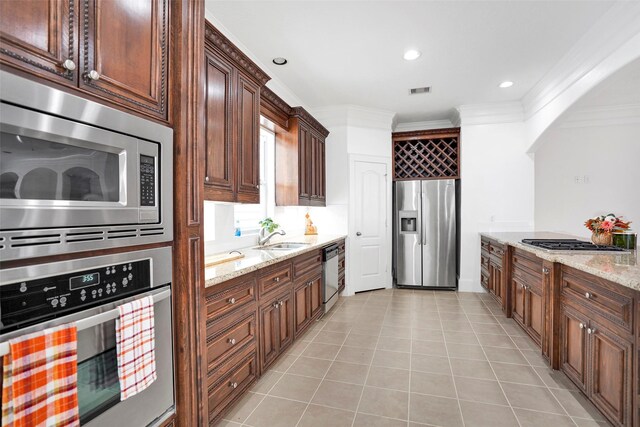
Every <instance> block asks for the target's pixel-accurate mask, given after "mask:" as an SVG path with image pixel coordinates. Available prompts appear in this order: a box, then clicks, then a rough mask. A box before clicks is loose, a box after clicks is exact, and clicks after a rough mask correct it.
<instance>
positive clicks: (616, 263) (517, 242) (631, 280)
mask: <svg viewBox="0 0 640 427" xmlns="http://www.w3.org/2000/svg"><path fill="white" fill-rule="evenodd" d="M480 235H481V236H485V237H488V238H490V239H493V240H496V241H498V242H499V243H502V244H508V245H510V246H513V247H516V248H519V249H522V250H525V251H528V252H531V253H533V254H535V255H536V256H537V257H539V258H542V259H545V260H547V261H551V262H559V263H561V264H564V265H568V266H569V267H573V268H576V269H578V270H582V271H584V272H587V273H590V274H593V275H594V276H598V277H602V278H603V279H606V280H610V281H612V282H614V283H619V284H621V285H623V286H626V287H628V288H631V289H635V290H639V291H640V256H639V255H640V251H638V250H637V249H636V250H635V251H629V252H626V253H624V252H606V253H603V252H588V253H585V252H580V253H575V252H569V253H568V252H567V251H560V252H555V251H549V250H545V249H539V248H535V247H533V246H529V245H525V244H524V243H522V239H579V240H588V239H587V238H585V237H577V236H572V235H569V234H561V233H551V232H546V231H530V232H526V231H523V232H495V233H490V232H483V233H480Z"/></svg>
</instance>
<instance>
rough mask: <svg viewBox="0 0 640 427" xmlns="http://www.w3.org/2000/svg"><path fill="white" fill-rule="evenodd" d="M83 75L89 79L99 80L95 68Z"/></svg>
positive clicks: (98, 74)
mask: <svg viewBox="0 0 640 427" xmlns="http://www.w3.org/2000/svg"><path fill="white" fill-rule="evenodd" d="M85 77H86V78H88V79H90V80H100V73H99V72H97V71H96V70H91V71H89V72H88V73H86V74H85Z"/></svg>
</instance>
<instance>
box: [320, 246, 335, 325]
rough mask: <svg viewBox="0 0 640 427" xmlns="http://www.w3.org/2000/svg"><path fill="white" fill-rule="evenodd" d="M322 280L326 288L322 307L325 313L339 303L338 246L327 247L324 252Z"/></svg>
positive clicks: (324, 288)
mask: <svg viewBox="0 0 640 427" xmlns="http://www.w3.org/2000/svg"><path fill="white" fill-rule="evenodd" d="M322 278H323V280H324V287H323V292H322V305H323V306H324V312H325V313H326V312H328V311H329V310H331V307H333V306H334V304H335V303H336V302H337V301H338V245H337V244H334V245H331V246H327V247H326V248H324V249H323V250H322Z"/></svg>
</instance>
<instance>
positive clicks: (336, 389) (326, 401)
mask: <svg viewBox="0 0 640 427" xmlns="http://www.w3.org/2000/svg"><path fill="white" fill-rule="evenodd" d="M361 394H362V386H360V385H355V384H346V383H341V382H336V381H328V380H324V381H322V383H320V387H319V388H318V391H316V395H315V396H314V397H313V399H312V400H311V403H315V404H317V405H325V406H331V407H332V408H338V409H345V410H347V411H355V410H356V408H357V407H358V401H359V400H360V395H361Z"/></svg>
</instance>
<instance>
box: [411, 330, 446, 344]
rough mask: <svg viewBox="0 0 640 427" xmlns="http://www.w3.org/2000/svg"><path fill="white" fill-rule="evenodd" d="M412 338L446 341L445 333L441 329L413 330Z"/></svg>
mask: <svg viewBox="0 0 640 427" xmlns="http://www.w3.org/2000/svg"><path fill="white" fill-rule="evenodd" d="M411 339H414V340H421V341H440V342H444V334H443V333H442V331H441V330H439V329H418V328H414V329H412V330H411Z"/></svg>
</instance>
